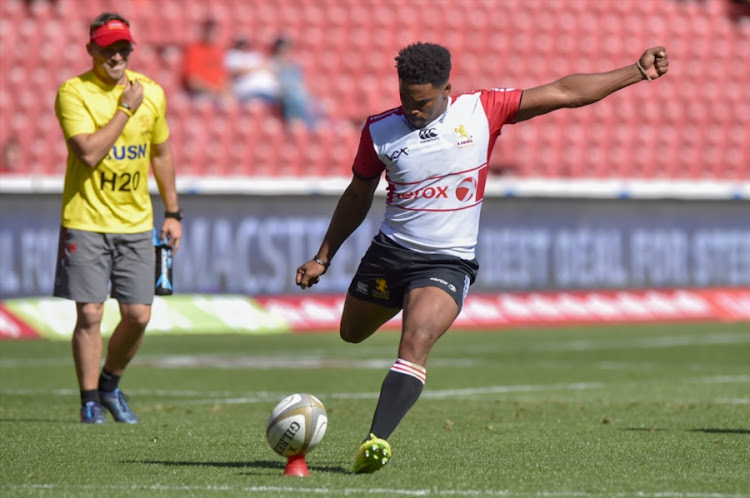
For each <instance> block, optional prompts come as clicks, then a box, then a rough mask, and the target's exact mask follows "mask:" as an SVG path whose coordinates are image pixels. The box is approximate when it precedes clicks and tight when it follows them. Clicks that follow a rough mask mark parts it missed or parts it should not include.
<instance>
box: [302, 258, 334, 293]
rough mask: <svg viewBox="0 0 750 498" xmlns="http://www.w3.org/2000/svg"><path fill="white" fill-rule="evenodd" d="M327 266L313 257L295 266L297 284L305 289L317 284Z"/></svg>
mask: <svg viewBox="0 0 750 498" xmlns="http://www.w3.org/2000/svg"><path fill="white" fill-rule="evenodd" d="M326 270H327V268H326V267H325V266H323V265H321V264H320V263H317V262H316V261H315V260H314V259H311V260H310V261H308V262H307V263H305V264H304V265H302V266H300V267H299V268H297V277H296V282H297V285H299V286H300V288H302V289H307V288H308V287H312V286H313V285H315V284H317V283H318V281H319V280H320V276H321V275H322V274H324V273H325V272H326Z"/></svg>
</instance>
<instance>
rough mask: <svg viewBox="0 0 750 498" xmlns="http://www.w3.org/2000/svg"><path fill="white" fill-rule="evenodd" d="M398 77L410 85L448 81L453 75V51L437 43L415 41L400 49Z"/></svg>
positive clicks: (437, 83)
mask: <svg viewBox="0 0 750 498" xmlns="http://www.w3.org/2000/svg"><path fill="white" fill-rule="evenodd" d="M396 71H398V77H399V79H400V80H402V81H403V82H405V83H408V84H410V85H423V84H425V83H431V84H432V85H433V86H439V85H442V84H443V83H447V82H448V79H449V78H450V75H451V53H450V52H449V51H448V49H447V48H445V47H443V46H440V45H438V44H436V43H422V42H418V43H413V44H411V45H409V46H406V47H404V48H402V49H401V50H399V52H398V56H397V57H396Z"/></svg>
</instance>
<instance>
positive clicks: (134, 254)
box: [54, 227, 154, 304]
mask: <svg viewBox="0 0 750 498" xmlns="http://www.w3.org/2000/svg"><path fill="white" fill-rule="evenodd" d="M110 283H111V296H112V297H113V298H115V299H117V300H118V301H119V302H122V303H125V304H151V303H152V302H153V301H154V242H153V233H152V231H151V230H149V231H148V232H141V233H132V234H117V233H97V232H89V231H85V230H75V229H72V228H65V227H61V228H60V242H59V245H58V249H57V269H56V271H55V290H54V295H55V296H56V297H63V298H65V299H72V300H73V301H75V302H77V303H103V302H104V301H106V300H107V293H108V289H109V286H110Z"/></svg>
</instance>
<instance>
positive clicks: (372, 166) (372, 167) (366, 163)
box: [352, 120, 385, 179]
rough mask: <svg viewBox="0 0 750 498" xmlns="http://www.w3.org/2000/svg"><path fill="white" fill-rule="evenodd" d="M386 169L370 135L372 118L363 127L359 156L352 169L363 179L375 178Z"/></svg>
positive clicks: (355, 159)
mask: <svg viewBox="0 0 750 498" xmlns="http://www.w3.org/2000/svg"><path fill="white" fill-rule="evenodd" d="M384 169H385V164H383V162H382V161H381V160H380V159H378V155H377V154H376V153H375V145H374V144H373V142H372V135H370V120H368V121H367V123H365V126H364V127H363V128H362V134H361V135H360V137H359V147H358V149H357V156H356V157H355V158H354V165H353V166H352V171H353V172H354V174H355V175H356V176H358V177H359V178H362V179H368V178H375V177H376V176H379V175H380V174H381V173H382V172H383V170H384Z"/></svg>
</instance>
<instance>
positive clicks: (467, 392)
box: [0, 374, 750, 405]
mask: <svg viewBox="0 0 750 498" xmlns="http://www.w3.org/2000/svg"><path fill="white" fill-rule="evenodd" d="M683 381H684V382H685V383H692V384H695V383H711V384H733V383H740V384H744V383H750V375H746V374H743V375H719V376H710V377H693V378H684V379H683ZM635 383H637V382H635ZM607 385H608V384H607V383H605V382H574V383H568V384H528V385H523V384H518V385H495V386H483V387H476V388H466V389H434V390H433V389H427V390H425V391H424V392H423V393H422V397H423V398H425V399H465V398H468V397H471V396H478V395H487V394H505V393H528V392H540V391H582V390H589V389H604V388H606V387H607ZM128 393H130V394H137V395H141V396H168V397H173V398H194V397H195V398H199V399H187V400H185V401H183V403H184V404H189V405H204V404H215V403H225V404H251V403H268V402H269V401H275V400H278V399H280V398H282V397H283V396H286V393H275V392H269V391H256V392H249V393H246V394H245V393H243V394H245V395H244V396H238V395H237V394H238V393H233V392H228V391H197V390H195V391H193V390H178V391H173V390H167V389H135V390H128ZM77 394H78V391H77V390H75V389H55V390H52V391H48V390H43V389H3V390H0V396H40V395H47V396H48V395H54V396H75V395H77ZM319 395H320V397H321V398H322V399H377V397H378V396H379V393H378V392H375V391H373V392H359V393H346V392H333V393H320V394H319ZM708 401H709V402H712V403H723V404H732V405H746V404H750V399H747V398H721V399H715V400H708Z"/></svg>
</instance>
